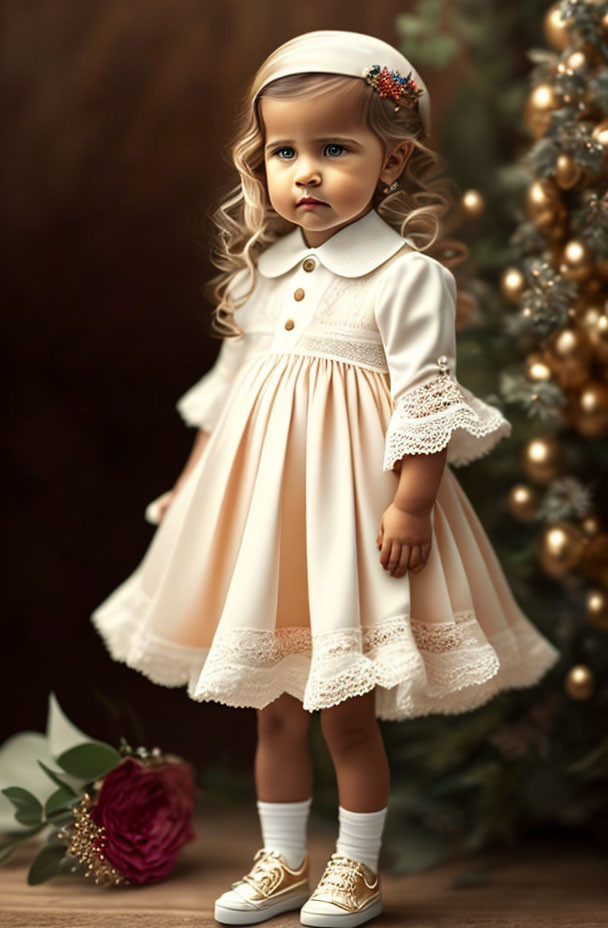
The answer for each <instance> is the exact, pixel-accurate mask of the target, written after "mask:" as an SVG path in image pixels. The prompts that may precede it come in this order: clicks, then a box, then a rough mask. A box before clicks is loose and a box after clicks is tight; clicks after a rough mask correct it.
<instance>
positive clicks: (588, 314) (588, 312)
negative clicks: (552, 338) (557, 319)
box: [576, 299, 602, 334]
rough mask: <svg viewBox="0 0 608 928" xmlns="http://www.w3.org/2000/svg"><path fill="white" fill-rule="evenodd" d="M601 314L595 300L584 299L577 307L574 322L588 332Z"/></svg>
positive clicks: (600, 309)
mask: <svg viewBox="0 0 608 928" xmlns="http://www.w3.org/2000/svg"><path fill="white" fill-rule="evenodd" d="M601 315H602V308H601V306H599V304H598V303H597V300H593V299H592V300H585V301H584V302H583V303H581V305H580V307H579V308H578V309H577V315H576V322H577V323H578V325H579V326H580V327H581V329H584V330H585V332H587V334H589V333H590V332H591V331H592V330H593V329H594V328H595V326H596V325H597V320H598V319H599V318H600V316H601Z"/></svg>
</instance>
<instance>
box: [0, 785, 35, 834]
mask: <svg viewBox="0 0 608 928" xmlns="http://www.w3.org/2000/svg"><path fill="white" fill-rule="evenodd" d="M2 792H3V793H4V795H5V796H6V797H7V799H10V801H11V802H12V804H13V805H14V806H15V808H16V810H17V811H16V812H15V818H16V819H17V821H18V822H20V823H21V824H22V825H37V824H38V823H39V822H40V821H41V820H42V804H41V802H40V801H39V800H38V799H37V798H36V797H35V796H34V794H33V793H30V791H29V790H27V789H23V788H22V787H21V786H7V787H6V788H5V789H3V790H2Z"/></svg>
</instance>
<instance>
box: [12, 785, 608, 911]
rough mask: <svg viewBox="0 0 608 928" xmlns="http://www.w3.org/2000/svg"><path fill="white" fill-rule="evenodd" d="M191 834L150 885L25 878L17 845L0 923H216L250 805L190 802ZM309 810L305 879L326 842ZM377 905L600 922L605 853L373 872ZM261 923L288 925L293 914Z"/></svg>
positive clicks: (250, 817)
mask: <svg viewBox="0 0 608 928" xmlns="http://www.w3.org/2000/svg"><path fill="white" fill-rule="evenodd" d="M199 809H200V814H199V816H198V818H197V839H196V841H192V842H191V843H190V844H189V845H187V846H186V847H185V848H184V850H183V852H182V857H181V858H180V863H179V865H178V868H177V869H176V870H175V871H174V873H173V875H172V876H171V878H170V879H169V880H168V881H167V882H165V883H163V884H159V885H156V886H150V887H143V888H139V889H137V888H123V889H114V890H112V889H101V888H100V887H95V886H94V885H89V883H88V882H87V881H85V880H84V879H76V878H75V877H69V876H65V877H61V878H56V879H55V880H53V881H51V882H49V883H45V884H42V885H41V886H28V885H27V883H26V874H27V867H28V864H29V861H30V860H31V858H32V852H33V851H34V850H35V848H34V847H33V846H32V845H31V844H30V846H29V847H27V848H26V846H25V845H24V846H23V847H22V848H20V849H19V851H17V852H16V853H15V854H14V855H13V856H12V857H11V858H9V860H7V861H6V862H5V863H4V864H2V865H1V866H0V925H1V926H2V928H5V926H6V928H47V926H48V928H68V926H69V928H89V926H91V928H93V926H95V928H194V926H196V928H207V926H213V928H218V925H219V923H218V922H216V921H215V919H214V918H213V903H214V900H215V899H216V898H217V896H219V895H220V893H222V892H223V891H224V890H225V889H229V888H230V883H231V882H232V881H233V880H236V879H238V878H239V877H240V876H242V874H243V873H246V872H247V871H248V870H249V868H250V867H251V864H252V857H253V854H254V852H255V851H256V850H257V848H258V847H260V846H261V843H262V842H261V837H260V831H259V823H258V819H257V813H256V811H255V809H254V808H253V807H252V806H251V805H248V806H247V807H245V808H239V807H236V808H235V807H234V806H230V807H229V808H220V809H218V808H217V807H214V806H211V805H207V804H205V802H202V803H201V804H200V807H199ZM336 835H337V813H336V827H335V829H333V830H330V831H329V832H328V831H327V829H326V828H325V829H323V828H320V827H319V823H317V822H316V821H315V818H314V817H313V816H311V820H310V828H309V850H310V854H311V864H312V872H311V883H312V886H313V887H314V885H315V884H316V881H317V880H318V879H319V877H320V875H321V873H322V871H323V867H324V865H325V862H326V860H327V858H328V857H329V855H330V854H331V853H332V851H333V850H334V849H335V838H336ZM488 866H489V867H490V871H489V874H488V875H487V878H486V880H485V883H484V884H483V885H469V886H468V887H467V888H455V887H454V886H453V880H454V878H455V877H459V876H460V877H462V876H463V875H464V874H468V873H471V872H472V871H474V870H475V869H476V868H478V867H488ZM382 886H383V900H384V911H383V913H382V914H381V915H380V916H379V917H378V918H376V919H374V920H372V921H371V922H368V923H367V924H370V925H372V924H373V925H374V926H376V925H377V926H378V928H444V926H445V928H447V926H449V928H600V926H601V928H606V925H608V857H607V856H606V855H603V856H602V855H601V854H600V853H599V852H598V851H597V850H596V849H593V848H591V847H589V846H587V845H585V844H584V843H581V842H580V841H579V842H569V843H568V846H564V845H562V846H556V845H555V843H554V842H549V841H547V840H544V841H541V842H539V841H535V842H533V843H530V844H528V845H527V846H526V847H525V848H523V849H521V848H520V849H518V850H517V851H514V852H505V851H501V852H500V853H494V854H492V855H478V856H476V857H468V858H466V859H462V860H459V861H457V862H452V863H450V864H443V865H441V866H439V867H436V868H434V869H433V870H431V871H427V872H426V873H421V874H414V875H408V876H403V877H398V878H394V877H393V878H391V877H390V876H389V875H388V874H386V873H384V872H382ZM265 924H270V925H272V926H273V928H297V926H298V925H299V924H300V921H299V917H298V913H297V911H296V912H292V913H288V914H287V915H279V916H276V917H275V918H274V919H271V920H270V921H269V922H266V923H265Z"/></svg>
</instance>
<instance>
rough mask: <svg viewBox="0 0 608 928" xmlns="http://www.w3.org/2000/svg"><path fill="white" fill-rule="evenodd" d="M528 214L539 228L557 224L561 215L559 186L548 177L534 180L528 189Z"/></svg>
mask: <svg viewBox="0 0 608 928" xmlns="http://www.w3.org/2000/svg"><path fill="white" fill-rule="evenodd" d="M525 209H526V215H527V216H528V218H529V219H530V220H531V221H532V222H533V223H534V225H535V226H537V227H538V228H539V229H542V230H544V229H547V230H548V229H549V227H550V226H553V225H555V223H556V222H557V220H558V218H559V215H560V198H559V188H558V187H557V185H556V184H555V183H554V182H553V181H552V180H549V179H548V178H541V179H538V180H534V181H532V183H531V184H530V185H529V186H528V189H527V190H526V200H525Z"/></svg>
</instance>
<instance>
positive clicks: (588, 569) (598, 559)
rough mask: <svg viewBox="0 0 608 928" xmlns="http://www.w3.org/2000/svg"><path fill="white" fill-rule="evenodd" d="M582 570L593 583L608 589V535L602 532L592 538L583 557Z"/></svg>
mask: <svg viewBox="0 0 608 928" xmlns="http://www.w3.org/2000/svg"><path fill="white" fill-rule="evenodd" d="M581 571H582V573H583V574H584V575H585V577H587V579H588V580H591V581H592V582H593V583H599V585H600V586H602V587H604V589H607V590H608V535H607V534H606V532H600V534H599V535H596V536H595V538H590V539H589V541H588V544H587V546H586V547H585V552H584V555H583V559H582V561H581Z"/></svg>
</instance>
